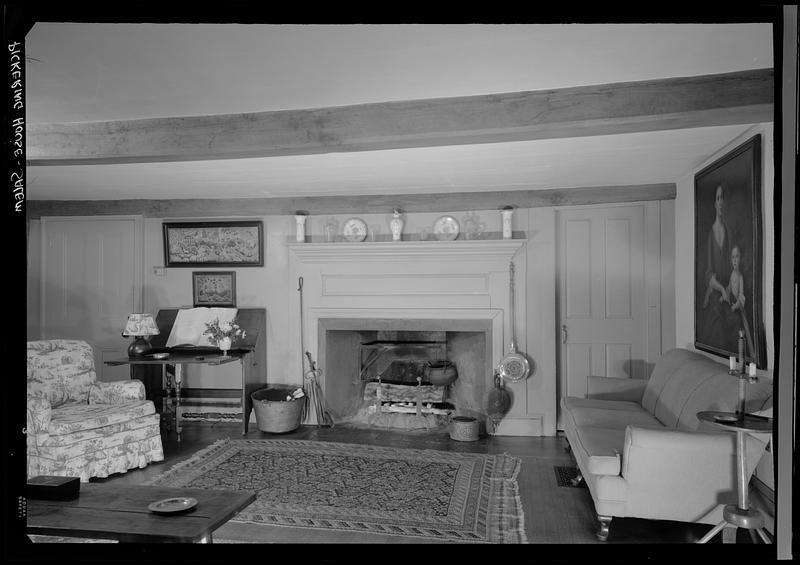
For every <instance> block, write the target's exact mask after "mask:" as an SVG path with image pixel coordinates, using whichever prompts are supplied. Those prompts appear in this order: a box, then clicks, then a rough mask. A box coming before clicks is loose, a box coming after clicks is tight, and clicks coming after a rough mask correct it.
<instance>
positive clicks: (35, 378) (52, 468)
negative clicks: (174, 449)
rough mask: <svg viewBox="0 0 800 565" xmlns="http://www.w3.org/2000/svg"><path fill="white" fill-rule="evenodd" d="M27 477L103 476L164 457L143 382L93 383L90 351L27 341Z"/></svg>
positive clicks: (77, 345)
mask: <svg viewBox="0 0 800 565" xmlns="http://www.w3.org/2000/svg"><path fill="white" fill-rule="evenodd" d="M27 368H28V371H27V372H28V387H27V429H26V442H27V445H26V447H27V474H28V477H34V476H37V475H59V476H70V477H79V478H80V480H81V482H87V481H88V480H89V478H91V477H107V476H109V475H110V474H112V473H123V472H126V471H127V470H128V469H133V468H135V467H145V466H147V465H148V464H149V463H151V462H154V461H162V460H163V459H164V451H163V448H162V445H161V430H160V418H159V415H158V414H157V413H156V411H155V406H154V405H153V402H152V401H150V400H145V391H144V385H143V384H142V382H141V381H138V380H131V381H118V382H111V383H104V382H98V381H97V375H96V373H95V366H94V354H93V351H92V346H91V345H90V344H89V343H87V342H85V341H81V340H58V339H56V340H41V341H29V342H28V366H27Z"/></svg>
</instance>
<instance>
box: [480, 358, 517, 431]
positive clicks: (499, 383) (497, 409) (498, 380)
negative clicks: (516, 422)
mask: <svg viewBox="0 0 800 565" xmlns="http://www.w3.org/2000/svg"><path fill="white" fill-rule="evenodd" d="M510 408H511V393H510V392H508V390H506V388H505V386H503V376H502V374H501V373H500V372H499V371H497V370H495V371H494V386H493V387H492V388H491V389H489V392H488V393H487V394H486V415H487V416H488V417H489V420H491V422H492V435H494V434H495V433H496V432H497V426H498V425H499V424H500V420H502V419H503V417H505V415H506V413H507V412H508V410H509V409H510Z"/></svg>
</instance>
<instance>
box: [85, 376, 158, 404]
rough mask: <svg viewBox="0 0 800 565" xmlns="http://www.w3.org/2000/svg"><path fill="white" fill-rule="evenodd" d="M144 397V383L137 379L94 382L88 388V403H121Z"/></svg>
mask: <svg viewBox="0 0 800 565" xmlns="http://www.w3.org/2000/svg"><path fill="white" fill-rule="evenodd" d="M144 399H145V391H144V383H142V381H140V380H137V379H133V380H130V381H115V382H112V383H102V382H96V383H94V384H93V385H92V388H91V389H89V404H122V403H124V402H130V401H131V400H144Z"/></svg>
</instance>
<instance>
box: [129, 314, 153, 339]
mask: <svg viewBox="0 0 800 565" xmlns="http://www.w3.org/2000/svg"><path fill="white" fill-rule="evenodd" d="M160 333H161V332H160V331H158V326H156V322H155V320H153V315H152V314H128V322H127V323H126V324H125V329H124V330H123V331H122V335H123V336H125V337H128V336H144V335H158V334H160Z"/></svg>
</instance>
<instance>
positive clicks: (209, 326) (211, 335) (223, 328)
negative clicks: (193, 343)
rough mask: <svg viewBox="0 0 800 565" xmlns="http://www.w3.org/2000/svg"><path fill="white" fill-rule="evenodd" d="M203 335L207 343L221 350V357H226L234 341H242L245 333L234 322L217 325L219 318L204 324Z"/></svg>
mask: <svg viewBox="0 0 800 565" xmlns="http://www.w3.org/2000/svg"><path fill="white" fill-rule="evenodd" d="M203 333H204V335H207V336H208V341H210V342H211V344H212V345H216V346H217V347H219V348H220V349H221V350H222V356H223V357H227V356H228V351H229V350H230V348H231V346H232V345H233V341H234V340H236V339H239V338H241V339H244V338H245V337H246V336H247V332H246V331H244V330H243V329H242V328H240V327H239V324H237V323H236V322H224V323H222V324H220V323H219V318H216V319H214V320H212V321H211V322H207V323H206V331H205V332H203Z"/></svg>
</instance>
